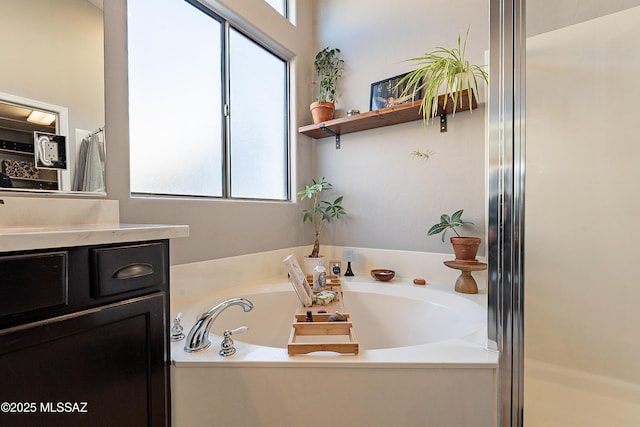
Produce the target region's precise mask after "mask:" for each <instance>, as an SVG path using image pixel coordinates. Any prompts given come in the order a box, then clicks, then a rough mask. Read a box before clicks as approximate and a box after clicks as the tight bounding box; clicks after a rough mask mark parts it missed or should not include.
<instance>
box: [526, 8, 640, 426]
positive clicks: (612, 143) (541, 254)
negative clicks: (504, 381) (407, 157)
mask: <svg viewBox="0 0 640 427" xmlns="http://www.w3.org/2000/svg"><path fill="white" fill-rule="evenodd" d="M638 22H640V7H636V8H633V9H629V10H627V11H624V12H619V13H615V14H611V15H608V16H605V17H602V18H598V19H594V20H592V21H587V22H584V23H581V24H578V25H573V26H570V27H566V28H562V29H559V30H556V31H552V32H549V33H545V34H542V35H538V36H535V37H531V38H530V39H528V40H527V165H526V167H527V187H526V254H525V259H526V293H525V301H526V309H525V316H526V323H525V349H526V357H527V361H533V362H536V363H543V364H549V365H553V366H556V367H558V368H560V369H565V370H567V369H570V370H573V372H576V371H577V372H582V373H584V374H585V375H591V376H598V377H600V378H604V379H608V380H607V381H620V382H623V383H630V384H631V389H633V388H634V387H635V389H636V390H640V389H638V386H640V369H639V367H638V360H640V341H639V340H638V339H637V337H638V331H637V326H638V325H639V324H640V311H639V310H638V307H637V305H638V304H637V302H638V280H637V275H636V271H635V269H634V267H635V266H636V265H637V263H638V255H637V254H636V253H635V251H634V249H635V247H636V246H637V242H638V241H640V227H639V226H638V223H640V198H639V197H638V182H640V169H639V168H638V166H637V161H638V158H639V157H640V145H639V144H638V143H637V142H638V138H637V129H636V123H637V121H638V120H637V108H636V106H637V101H638V99H640V85H639V84H638V75H640V45H638V43H637V40H638V38H639V37H640V26H638ZM525 385H526V380H525ZM636 393H637V391H636ZM634 399H636V401H635V404H636V405H639V404H640V393H637V394H636V397H634ZM620 425H622V424H620Z"/></svg>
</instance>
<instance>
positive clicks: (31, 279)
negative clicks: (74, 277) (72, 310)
mask: <svg viewBox="0 0 640 427" xmlns="http://www.w3.org/2000/svg"><path fill="white" fill-rule="evenodd" d="M67 265H68V256H67V252H65V251H58V252H46V253H37V254H25V255H10V256H2V257H0V317H4V316H13V315H16V314H20V313H27V312H31V311H35V310H40V309H45V308H51V307H57V306H62V305H66V304H67V303H68V278H67V271H68V270H67Z"/></svg>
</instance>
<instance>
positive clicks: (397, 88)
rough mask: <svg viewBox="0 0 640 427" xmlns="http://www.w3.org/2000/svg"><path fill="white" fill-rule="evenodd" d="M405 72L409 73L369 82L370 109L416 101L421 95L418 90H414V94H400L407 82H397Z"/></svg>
mask: <svg viewBox="0 0 640 427" xmlns="http://www.w3.org/2000/svg"><path fill="white" fill-rule="evenodd" d="M407 74H409V73H404V74H400V75H399V76H395V77H391V78H389V79H384V80H380V81H379V82H375V83H371V96H370V100H369V105H370V109H371V111H373V110H379V109H381V108H387V107H393V106H394V105H400V104H405V103H407V102H412V101H417V100H418V99H420V98H421V97H422V94H421V93H419V92H420V91H419V92H416V94H415V96H413V95H412V94H409V95H406V96H402V92H403V91H404V89H405V88H406V87H407V84H406V83H402V84H401V85H398V83H399V82H400V80H402V78H403V77H404V76H406V75H407Z"/></svg>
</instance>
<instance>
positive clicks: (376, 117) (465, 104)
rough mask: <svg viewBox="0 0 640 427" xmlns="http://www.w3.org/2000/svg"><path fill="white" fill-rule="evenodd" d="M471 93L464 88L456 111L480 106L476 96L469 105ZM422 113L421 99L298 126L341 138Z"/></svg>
mask: <svg viewBox="0 0 640 427" xmlns="http://www.w3.org/2000/svg"><path fill="white" fill-rule="evenodd" d="M438 102H439V103H440V105H443V104H444V95H440V96H439V97H438ZM469 104H470V103H469V95H468V93H467V91H466V90H463V91H462V93H461V96H460V97H459V98H458V107H457V109H456V111H467V110H472V109H476V108H478V103H477V101H476V98H475V96H474V97H473V99H472V102H471V107H469ZM452 112H453V100H451V101H449V102H447V108H446V110H445V113H446V114H451V113H452ZM421 118H422V114H421V112H420V101H414V102H411V103H406V104H401V105H395V106H393V107H388V108H382V109H380V110H374V111H367V112H366V113H362V114H357V115H355V116H349V117H341V118H338V119H333V120H328V121H326V122H323V123H319V124H312V125H306V126H302V127H300V128H298V132H299V133H301V134H303V135H307V136H309V137H311V138H315V139H321V138H326V137H329V136H335V137H336V138H339V136H340V135H345V134H348V133H352V132H360V131H363V130H368V129H376V128H380V127H385V126H391V125H397V124H400V123H407V122H411V121H414V120H420V119H421ZM336 148H339V139H337V141H336Z"/></svg>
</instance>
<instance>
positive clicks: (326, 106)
mask: <svg viewBox="0 0 640 427" xmlns="http://www.w3.org/2000/svg"><path fill="white" fill-rule="evenodd" d="M309 109H310V110H311V117H313V123H315V124H318V123H322V122H326V121H327V120H331V119H332V118H333V112H334V111H335V109H336V107H335V105H333V102H314V103H313V104H311V106H310V107H309Z"/></svg>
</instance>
